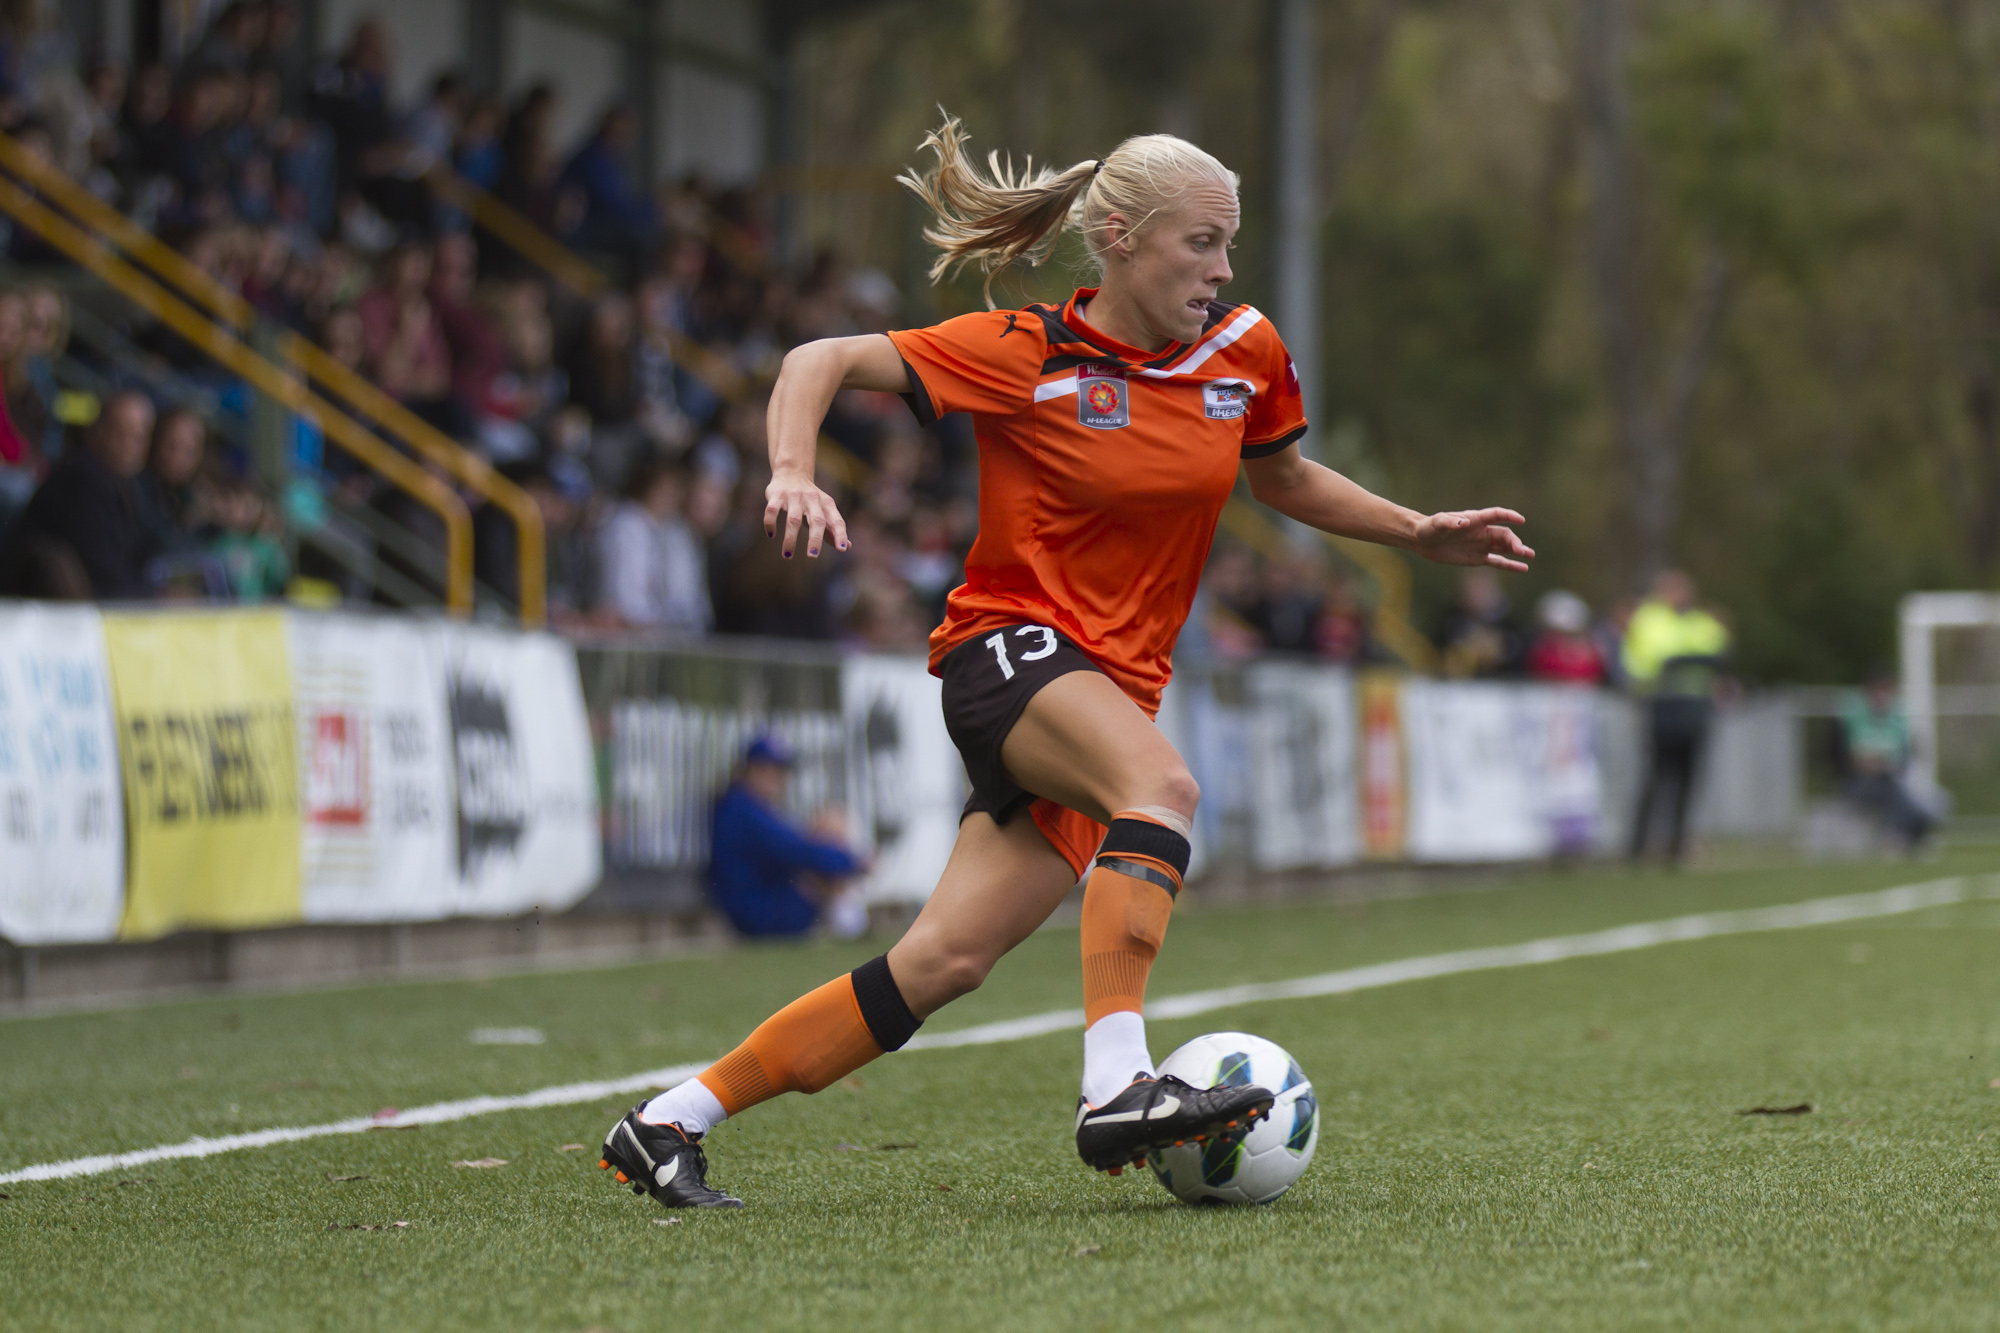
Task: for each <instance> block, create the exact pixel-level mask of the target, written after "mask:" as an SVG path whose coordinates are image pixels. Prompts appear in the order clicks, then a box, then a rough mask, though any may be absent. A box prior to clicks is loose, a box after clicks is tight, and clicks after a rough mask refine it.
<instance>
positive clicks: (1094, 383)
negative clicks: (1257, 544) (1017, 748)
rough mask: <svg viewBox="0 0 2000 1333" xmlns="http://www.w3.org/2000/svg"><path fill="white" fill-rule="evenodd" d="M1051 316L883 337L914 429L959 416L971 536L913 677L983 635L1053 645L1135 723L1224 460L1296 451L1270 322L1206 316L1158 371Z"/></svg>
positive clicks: (1245, 309) (1170, 642) (1174, 626)
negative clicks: (964, 430) (970, 483)
mask: <svg viewBox="0 0 2000 1333" xmlns="http://www.w3.org/2000/svg"><path fill="white" fill-rule="evenodd" d="M1096 294H1097V292H1096V290H1095V289H1094V288H1083V289H1080V290H1079V291H1078V292H1077V293H1076V294H1075V295H1074V296H1072V297H1071V298H1070V299H1069V300H1068V301H1066V302H1064V303H1063V305H1062V306H1060V307H1050V306H1043V305H1031V306H1029V307H1027V308H1026V309H1025V310H992V311H984V312H981V313H978V314H971V315H961V316H959V317H958V318H957V319H950V320H946V321H945V322H944V323H942V324H938V325H934V326H933V327H931V328H927V329H907V330H903V331H900V332H896V333H891V334H890V335H889V337H890V338H891V339H892V340H893V341H894V342H895V344H896V349H897V351H899V352H900V353H901V354H902V357H903V361H904V362H905V364H906V365H908V367H909V370H910V386H911V390H912V397H913V398H914V406H915V408H916V411H917V415H918V417H920V418H921V419H922V420H923V421H924V422H925V423H926V424H928V423H929V422H931V421H933V420H935V419H936V418H937V417H939V416H942V415H944V414H946V413H948V412H968V413H970V414H971V415H972V423H973V431H974V433H975V435H976V436H977V437H978V440H979V536H978V539H977V540H975V541H974V542H973V545H972V554H971V555H970V557H968V558H967V560H966V562H965V583H964V585H963V586H962V587H960V588H958V589H957V590H956V591H955V592H953V593H952V594H951V597H950V599H949V601H948V602H947V604H946V610H945V619H944V623H943V624H942V625H940V626H939V627H938V628H937V630H936V631H934V632H933V633H932V635H931V669H932V670H933V671H936V670H937V669H938V664H939V663H940V662H941V661H942V660H943V659H944V656H945V654H946V653H948V652H950V651H951V650H952V649H953V648H956V647H957V646H958V645H959V644H961V643H963V642H965V641H966V640H967V639H970V638H973V637H974V636H976V635H980V634H984V633H987V632H988V631H990V630H991V629H992V628H993V627H994V626H997V625H1002V624H1007V623H1010V622H1017V621H1033V622H1035V623H1037V624H1043V625H1048V626H1050V627H1051V628H1054V629H1057V630H1060V631H1061V632H1062V633H1063V634H1065V635H1067V636H1068V637H1069V638H1070V639H1071V640H1073V641H1074V642H1075V643H1076V646H1077V647H1078V648H1080V649H1082V650H1083V652H1084V653H1085V654H1086V655H1087V656H1088V657H1089V658H1090V659H1091V661H1093V662H1095V663H1096V664H1097V665H1098V666H1099V667H1100V668H1102V669H1103V671H1104V672H1105V674H1106V675H1108V676H1110V677H1111V679H1112V680H1113V681H1115V682H1117V684H1118V685H1119V687H1120V688H1122V689H1123V690H1124V691H1125V693H1126V694H1127V695H1129V696H1131V698H1132V700H1133V702H1135V703H1137V704H1138V705H1139V706H1140V707H1142V708H1144V709H1145V710H1146V712H1147V713H1148V714H1149V715H1150V714H1152V713H1154V712H1157V711H1158V709H1159V706H1160V693H1161V691H1162V690H1164V689H1165V688H1166V684H1167V678H1168V677H1169V676H1170V675H1171V674H1172V670H1173V668H1172V663H1171V656H1172V653H1173V647H1174V640H1175V639H1176V638H1177V637H1179V635H1180V632H1181V626H1182V625H1183V624H1184V623H1186V621H1187V616H1188V609H1189V608H1190V607H1191V606H1192V605H1193V602H1194V594H1195V586H1196V584H1197V583H1198V582H1199V581H1200V578H1201V570H1202V566H1203V564H1204V563H1206V561H1207V559H1208V551H1209V545H1210V543H1211V542H1212V541H1213V540H1214V537H1215V524H1216V520H1217V519H1218V518H1219V517H1220V516H1221V513H1222V506H1223V504H1224V503H1225V502H1226V501H1227V500H1228V498H1229V492H1230V490H1231V488H1232V487H1233V486H1234V485H1235V484H1236V469H1237V463H1238V460H1240V459H1243V458H1258V457H1263V456H1265V455H1268V454H1273V453H1276V452H1278V451H1279V450H1281V449H1283V448H1285V446H1287V445H1289V444H1290V443H1292V441H1294V440H1296V439H1298V438H1299V437H1300V436H1301V435H1303V434H1305V429H1306V423H1305V416H1304V413H1303V411H1302V409H1301V406H1300V402H1299V382H1298V376H1297V374H1296V373H1295V372H1294V371H1293V369H1292V362H1291V358H1290V356H1289V355H1287V354H1286V352H1285V345H1284V343H1283V342H1281V341H1280V340H1279V338H1278V335H1277V333H1276V332H1275V331H1274V330H1273V329H1272V328H1271V322H1270V321H1269V320H1268V319H1266V318H1264V316H1263V315H1262V314H1260V313H1259V312H1258V311H1257V310H1255V309H1254V308H1252V307H1250V306H1247V305H1229V304H1227V303H1225V302H1222V301H1214V302H1211V303H1210V304H1209V314H1208V322H1207V325H1206V327H1205V328H1203V330H1202V333H1201V336H1200V337H1199V338H1197V339H1196V340H1195V341H1194V342H1192V343H1189V344H1179V343H1176V344H1174V345H1173V346H1171V347H1169V348H1167V349H1166V350H1165V351H1164V352H1160V353H1158V354H1153V353H1148V352H1144V351H1141V350H1140V349H1138V348H1135V347H1127V346H1125V345H1123V344H1121V343H1118V342H1115V341H1113V340H1112V339H1110V338H1107V337H1105V336H1104V335H1103V334H1101V333H1099V332H1097V331H1096V330H1095V329H1092V328H1091V327H1089V326H1088V325H1087V324H1085V323H1084V322H1083V320H1081V319H1079V318H1078V317H1077V314H1076V306H1077V302H1078V301H1084V302H1086V303H1087V302H1088V301H1089V300H1090V298H1091V297H1093V296H1095V295H1096Z"/></svg>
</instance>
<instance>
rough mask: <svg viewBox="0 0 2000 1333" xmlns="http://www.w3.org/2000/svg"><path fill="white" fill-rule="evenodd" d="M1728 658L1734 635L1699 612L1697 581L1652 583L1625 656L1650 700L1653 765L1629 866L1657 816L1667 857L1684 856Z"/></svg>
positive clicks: (1672, 577)
mask: <svg viewBox="0 0 2000 1333" xmlns="http://www.w3.org/2000/svg"><path fill="white" fill-rule="evenodd" d="M1728 652H1729V630H1728V628H1727V627H1726V626H1725V625H1723V623H1722V621H1721V620H1719V619H1717V618H1716V617H1715V616H1714V615H1713V614H1712V613H1710V612H1708V611H1705V610H1703V609H1702V608H1701V607H1699V606H1696V605H1695V587H1694V580H1693V579H1691V578H1689V577H1688V576H1687V575H1686V574H1684V573H1682V572H1681V571H1680V570H1677V569H1670V570H1667V571H1665V572H1664V573H1662V574H1661V575H1660V576H1659V578H1657V579H1656V580H1654V582H1653V594H1652V596H1651V597H1649V598H1647V599H1646V600H1645V601H1644V602H1642V603H1640V604H1639V608H1638V609H1637V610H1636V611H1634V612H1633V613H1632V622H1631V624H1630V625H1628V626H1627V627H1626V630H1625V643H1624V646H1623V651H1622V653H1621V654H1620V655H1621V656H1622V658H1623V659H1624V666H1625V675H1626V678H1627V679H1628V680H1629V681H1631V683H1632V688H1633V689H1634V690H1637V691H1639V692H1641V693H1643V694H1645V695H1647V696H1648V701H1647V723H1648V728H1647V730H1648V733H1649V739H1650V742H1651V745H1650V749H1651V762H1650V764H1649V765H1648V766H1647V770H1646V781H1645V785H1644V787H1643V788H1641V790H1640V794H1639V809H1638V812H1637V814H1636V815H1635V817H1634V818H1633V821H1632V852H1631V854H1632V859H1633V860H1635V861H1636V860H1638V859H1639V858H1640V857H1642V856H1644V855H1645V853H1646V846H1647V843H1648V841H1649V836H1648V835H1649V834H1650V833H1651V831H1652V826H1653V822H1654V816H1655V815H1656V814H1657V813H1665V814H1666V815H1667V857H1668V859H1669V860H1670V861H1671V862H1673V863H1674V864H1676V865H1678V864H1680V863H1681V861H1682V860H1683V858H1684V857H1685V855H1686V852H1687V816H1688V806H1689V805H1690V804H1691V803H1692V800H1693V797H1694V779H1695V770H1696V767H1697V765H1698V764H1699V763H1700V762H1701V752H1702V747H1703V745H1704V744H1705V742H1706V741H1707V739H1708V730H1709V724H1710V721H1711V720H1712V718H1713V715H1714V712H1715V689H1716V685H1717V684H1718V682H1719V681H1720V678H1721V670H1722V664H1723V660H1724V658H1725V657H1726V656H1727V655H1728Z"/></svg>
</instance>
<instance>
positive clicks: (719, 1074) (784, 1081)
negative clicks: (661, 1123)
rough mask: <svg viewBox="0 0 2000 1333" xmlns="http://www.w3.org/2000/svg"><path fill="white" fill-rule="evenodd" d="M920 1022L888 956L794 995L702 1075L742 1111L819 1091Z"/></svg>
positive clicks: (730, 1107) (732, 1110)
mask: <svg viewBox="0 0 2000 1333" xmlns="http://www.w3.org/2000/svg"><path fill="white" fill-rule="evenodd" d="M918 1026H919V1021H918V1019H917V1018H916V1017H915V1016H914V1015H912V1014H911V1013H910V1009H909V1006H908V1005H907V1004H906V1003H904V1000H903V994H902V992H901V991H899V990H897V989H896V982H895V978H893V977H892V976H890V975H889V956H888V955H887V954H884V955H882V956H881V957H879V958H876V959H873V960H871V961H869V962H866V963H863V964H862V965H861V966H860V967H857V968H855V969H854V970H853V971H852V972H850V973H848V974H847V975H846V976H844V977H835V978H834V979H833V980H832V981H829V982H827V983H826V984H825V985H824V986H821V987H820V988H819V989H818V990H814V991H808V992H807V993H806V994H804V995H801V996H800V997H799V998H798V999H796V1000H793V1001H792V1002H791V1003H790V1004H788V1005H786V1006H785V1007H784V1008H783V1009H780V1010H779V1011H778V1012H777V1013H775V1014H772V1015H771V1016H770V1017H769V1018H767V1019H765V1020H764V1021H763V1022H762V1023H761V1024H759V1025H758V1027H757V1030H756V1031H755V1032H752V1033H751V1034H750V1035H749V1037H748V1038H746V1039H745V1040H744V1042H743V1044H742V1045H741V1046H738V1047H737V1048H736V1049H735V1050H733V1051H731V1052H730V1053H729V1054H728V1055H725V1056H723V1057H722V1058H721V1059H720V1060H717V1061H716V1062H715V1063H714V1064H712V1065H710V1066H709V1067H708V1068H707V1069H704V1070H703V1071H702V1072H701V1073H700V1074H698V1075H696V1077H698V1078H699V1079H700V1080H701V1082H702V1086H703V1087H705V1088H707V1089H708V1090H709V1091H710V1092H712V1093H714V1094H715V1099H716V1100H717V1101H719V1102H721V1103H722V1107H723V1109H724V1110H726V1111H727V1112H729V1114H731V1115H736V1114H738V1113H739V1112H741V1111H744V1110H746V1109H748V1108H749V1107H752V1106H755V1105H756V1104H757V1103H758V1102H765V1101H769V1100H770V1099H771V1098H773V1097H775V1096H777V1095H778V1094H779V1093H781V1092H818V1091H819V1090H820V1089H821V1088H824V1087H826V1086H827V1085H828V1084H830V1083H832V1082H834V1080H836V1079H839V1078H842V1077H845V1076H846V1075H848V1074H851V1073H853V1072H854V1071H855V1070H857V1069H859V1068H861V1066H863V1065H865V1064H867V1063H868V1062H869V1061H870V1060H873V1059H875V1058H876V1057H877V1056H879V1055H881V1054H882V1053H883V1052H885V1051H893V1050H896V1049H898V1048H899V1047H901V1046H902V1044H903V1043H904V1042H906V1041H908V1040H909V1039H910V1036H911V1034H912V1033H914V1032H915V1031H916V1030H917V1027H918Z"/></svg>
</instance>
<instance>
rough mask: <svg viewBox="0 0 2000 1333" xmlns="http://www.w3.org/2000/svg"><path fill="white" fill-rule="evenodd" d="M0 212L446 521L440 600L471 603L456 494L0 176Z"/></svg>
mask: <svg viewBox="0 0 2000 1333" xmlns="http://www.w3.org/2000/svg"><path fill="white" fill-rule="evenodd" d="M0 212H4V213H5V214H7V216H8V217H10V218H12V219H13V220H14V221H15V222H17V223H19V224H20V225H21V226H22V227H24V228H26V229H27V230H28V231H30V232H32V233H33V234H34V235H35V236H37V237H39V238H41V239H42V240H43V241H46V242H47V243H48V244H49V245H51V246H52V247H54V248H55V249H56V250H58V251H60V252H61V253H62V254H64V255H66V256H68V257H69V258H70V259H72V260H74V261H75V262H76V263H77V264H79V265H80V266H82V267H83V268H84V269H86V270H88V271H89V272H90V273H92V274H93V275H95V276H96V277H97V278H98V279H100V280H101V281H103V282H104V283H105V284H106V285H107V286H109V287H111V288H112V289H113V290H115V291H117V292H118V293H119V294H120V295H121V296H123V297H124V298H125V299H126V300H128V301H130V302H132V304H134V305H136V306H138V307H139V308H140V309H141V310H143V311H145V312H146V313H147V314H149V315H151V316H152V317H153V318H154V319H157V320H159V321H160V322H161V323H162V324H164V325H166V326H167V327H168V328H169V329H171V330H173V331H174V332H175V333H177V334H179V335H180V336H181V337H183V338H185V339H186V340H187V341H188V342H189V343H190V344H192V345H193V346H194V347H196V348H197V349H199V350H200V351H201V352H203V353H205V354H206V355H207V356H209V357H210V358H212V359H213V360H215V361H216V362H218V363H219V364H221V365H222V366H224V367H225V368H227V369H228V370H230V371H231V372H233V373H235V374H236V375H238V376H240V377H242V378H243V379H244V380H245V381H246V382H248V383H249V384H250V386H251V387H252V388H254V389H256V390H257V391H258V392H260V393H262V394H265V395H266V396H268V397H270V398H271V399H273V400H274V401H276V402H278V403H280V404H282V405H284V406H285V407H287V408H289V409H291V410H292V411H293V412H299V413H307V414H310V415H311V416H312V418H313V419H314V420H315V421H317V422H318V423H319V425H320V427H321V429H323V430H324V431H325V432H326V434H327V436H328V437H329V438H330V439H332V440H333V441H334V443H336V444H338V445H339V446H340V447H341V448H343V449H345V450H346V451H347V452H348V453H350V454H352V455H353V456H354V457H355V458H356V459H357V460H358V461H359V462H361V463H362V465H363V466H365V467H367V468H369V469H371V470H372V471H374V472H376V473H379V474H380V475H381V476H383V477H384V478H386V479H387V480H388V481H389V482H390V483H391V484H392V485H394V486H396V487H397V488H399V489H401V490H403V491H404V492H406V493H407V494H409V495H410V496H411V497H412V498H413V499H415V500H416V501H417V502H418V503H419V504H422V505H423V506H424V507H425V508H427V509H430V510H431V511H432V512H433V513H435V514H437V515H438V517H439V519H440V520H442V521H443V523H444V525H445V561H446V579H445V605H446V607H447V608H448V609H450V610H451V611H452V612H453V613H454V614H458V615H465V614H469V613H470V612H471V610H472V516H471V514H470V513H469V512H468V511H467V510H466V507H465V504H464V502H463V501H461V500H460V499H459V498H458V494H457V493H456V492H455V491H453V490H452V489H451V487H449V486H447V485H445V484H444V483H443V482H442V481H439V480H438V479H437V478H436V477H434V476H432V475H431V474H430V473H428V472H426V471H424V469H422V468H421V467H418V466H417V465H416V464H415V463H412V462H411V461H410V460H409V459H407V458H405V457H404V456H403V455H402V454H400V453H398V452H397V451H396V450H395V449H392V448H390V447H389V446H388V445H386V444H384V443H383V442H382V441H381V440H378V439H376V438H375V436H373V435H372V434H370V433H369V432H368V431H367V430H366V429H364V428H363V427H362V426H361V425H360V424H359V423H357V422H356V421H354V420H353V419H352V418H351V417H349V416H348V415H347V414H346V413H344V412H342V411H341V410H340V409H339V408H337V407H335V406H334V405H333V404H332V403H330V402H328V401H327V400H325V399H324V398H321V397H320V396H318V395H317V394H315V393H313V392H312V391H311V390H310V389H308V388H306V386H305V385H304V384H303V383H301V382H300V380H299V378H298V376H297V375H296V374H295V373H293V372H290V371H288V370H286V369H284V368H281V367H279V366H277V365H275V364H273V363H272V362H271V361H270V360H268V359H267V358H265V357H263V356H261V355H259V354H258V353H257V352H255V351H254V350H252V349H251V348H250V347H249V346H247V345H246V344H245V343H244V342H243V341H242V340H241V339H239V338H238V337H237V336H236V335H235V334H234V333H233V332H231V331H230V330H229V329H228V328H226V327H224V326H223V325H221V324H218V323H216V322H214V321H212V320H210V319H207V318H206V317H204V316H203V315H201V314H200V313H199V312H197V311H196V310H194V309H193V308H192V307H190V306H189V305H187V304H186V303H185V302H183V301H181V300H180V299H179V298H178V297H176V296H174V295H173V294H172V293H170V292H168V291H167V290H166V289H165V288H163V287H161V286H160V285H159V284H158V283H156V282H154V281H153V280H152V279H151V278H148V277H147V276H146V275H144V274H142V273H140V272H139V271H138V270H137V269H135V268H133V267H132V266H131V265H130V264H127V263H126V262H125V261H124V260H123V259H121V258H119V257H118V256H117V255H116V254H114V253H113V252H112V251H111V249H110V247H109V246H107V245H106V244H105V243H104V242H102V241H100V240H99V239H97V238H96V237H94V236H91V235H89V234H87V233H86V232H84V231H83V230H82V229H81V228H80V227H78V226H77V225H76V224H75V223H73V222H71V221H70V220H69V219H67V218H65V217H63V216H62V215H61V214H58V213H56V212H55V211H53V210H52V209H50V208H49V207H47V206H46V205H45V204H43V203H42V202H41V201H40V200H38V199H36V198H35V197H34V196H33V195H31V194H29V193H28V192H27V191H26V190H24V189H22V188H21V187H20V186H19V185H18V184H16V183H15V182H14V181H12V180H9V179H6V178H5V177H0Z"/></svg>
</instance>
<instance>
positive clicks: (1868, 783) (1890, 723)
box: [1840, 674, 1937, 851]
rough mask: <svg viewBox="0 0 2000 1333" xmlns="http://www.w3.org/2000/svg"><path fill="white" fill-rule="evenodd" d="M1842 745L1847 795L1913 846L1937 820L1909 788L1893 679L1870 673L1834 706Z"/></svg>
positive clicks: (1906, 745) (1906, 747) (1905, 734)
mask: <svg viewBox="0 0 2000 1333" xmlns="http://www.w3.org/2000/svg"><path fill="white" fill-rule="evenodd" d="M1840 736H1841V742H1842V746H1841V748H1842V751H1843V752H1844V754H1845V756H1846V760H1847V764H1846V767H1847V796H1848V799H1849V800H1851V801H1853V802H1854V803H1855V804H1856V805H1859V806H1860V807H1862V808H1863V809H1865V810H1869V811H1871V812H1873V813H1875V814H1877V815H1879V816H1880V817H1881V819H1882V822H1883V823H1885V824H1887V825H1888V826H1889V828H1890V829H1891V830H1892V831H1894V832H1895V833H1896V835H1897V836H1899V837H1900V838H1902V840H1903V846H1904V847H1905V848H1906V849H1907V850H1910V851H1915V850H1916V849H1917V848H1918V847H1919V846H1920V845H1921V844H1922V843H1923V840H1924V837H1925V835H1927V834H1928V833H1929V832H1930V831H1931V828H1932V826H1933V825H1934V824H1935V823H1936V822H1937V821H1936V819H1935V818H1934V817H1933V815H1932V814H1931V812H1930V811H1929V810H1928V809H1926V808H1925V807H1924V805H1923V803H1922V802H1920V801H1918V800H1917V799H1916V797H1915V795H1914V794H1913V793H1912V792H1911V790H1910V786H1909V781H1908V777H1907V774H1908V771H1909V766H1910V720H1909V718H1908V717H1907V716H1905V715H1904V713H1903V705H1902V701H1901V700H1900V699H1898V698H1897V697H1896V682H1895V681H1894V680H1892V679H1890V678H1889V677H1888V676H1887V675H1886V674H1877V675H1876V676H1874V677H1872V678H1871V679H1870V680H1869V682H1868V684H1867V687H1866V688H1865V689H1862V690H1859V691H1857V692H1856V693H1855V694H1854V695H1853V697H1851V698H1850V699H1848V700H1847V702H1846V704H1845V705H1844V706H1843V707H1842V708H1841V711H1840Z"/></svg>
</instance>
